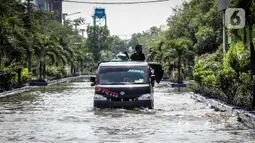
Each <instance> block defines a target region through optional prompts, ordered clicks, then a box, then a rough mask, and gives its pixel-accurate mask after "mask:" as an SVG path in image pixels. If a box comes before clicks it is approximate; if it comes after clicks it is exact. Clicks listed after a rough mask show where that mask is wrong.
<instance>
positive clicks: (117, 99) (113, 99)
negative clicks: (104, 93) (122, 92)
mask: <svg viewBox="0 0 255 143" xmlns="http://www.w3.org/2000/svg"><path fill="white" fill-rule="evenodd" d="M136 100H137V99H136V98H109V99H108V101H136Z"/></svg>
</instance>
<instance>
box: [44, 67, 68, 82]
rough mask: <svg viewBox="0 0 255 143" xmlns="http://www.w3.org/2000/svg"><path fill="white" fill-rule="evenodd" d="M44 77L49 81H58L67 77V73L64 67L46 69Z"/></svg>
mask: <svg viewBox="0 0 255 143" xmlns="http://www.w3.org/2000/svg"><path fill="white" fill-rule="evenodd" d="M46 75H47V77H48V78H49V79H60V78H63V77H66V76H67V71H66V69H65V68H64V67H52V66H47V67H46Z"/></svg>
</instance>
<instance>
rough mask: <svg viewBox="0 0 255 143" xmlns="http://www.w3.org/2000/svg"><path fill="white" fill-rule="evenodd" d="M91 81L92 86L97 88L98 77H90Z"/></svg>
mask: <svg viewBox="0 0 255 143" xmlns="http://www.w3.org/2000/svg"><path fill="white" fill-rule="evenodd" d="M90 81H91V82H92V83H91V86H95V85H96V77H90Z"/></svg>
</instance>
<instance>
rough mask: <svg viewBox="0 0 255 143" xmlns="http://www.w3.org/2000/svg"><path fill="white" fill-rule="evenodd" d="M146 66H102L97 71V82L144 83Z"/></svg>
mask: <svg viewBox="0 0 255 143" xmlns="http://www.w3.org/2000/svg"><path fill="white" fill-rule="evenodd" d="M147 78H148V74H147V70H146V67H123V68H120V67H102V68H101V69H100V72H99V84H104V85H114V84H146V83H148V79H147Z"/></svg>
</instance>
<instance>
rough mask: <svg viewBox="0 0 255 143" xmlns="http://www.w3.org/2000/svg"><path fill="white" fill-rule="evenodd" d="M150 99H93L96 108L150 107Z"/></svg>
mask: <svg viewBox="0 0 255 143" xmlns="http://www.w3.org/2000/svg"><path fill="white" fill-rule="evenodd" d="M152 102H153V101H152V100H138V101H94V107H96V108H135V107H138V108H141V107H144V108H147V107H151V105H152V104H153V103H152Z"/></svg>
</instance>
